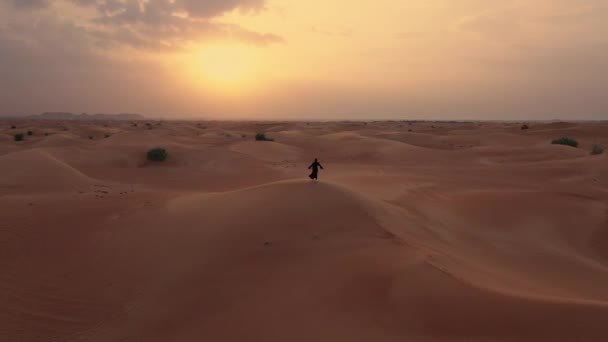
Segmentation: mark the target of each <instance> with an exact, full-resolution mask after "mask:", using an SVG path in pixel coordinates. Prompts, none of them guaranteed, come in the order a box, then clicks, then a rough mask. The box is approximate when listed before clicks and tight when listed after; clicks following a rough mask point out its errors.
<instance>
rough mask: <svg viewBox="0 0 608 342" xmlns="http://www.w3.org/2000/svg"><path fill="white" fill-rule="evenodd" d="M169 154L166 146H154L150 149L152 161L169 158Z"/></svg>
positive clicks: (149, 157)
mask: <svg viewBox="0 0 608 342" xmlns="http://www.w3.org/2000/svg"><path fill="white" fill-rule="evenodd" d="M168 155H169V154H168V153H167V151H166V150H165V149H164V148H160V147H157V148H153V149H151V150H150V151H148V160H151V161H163V160H165V159H167V156H168Z"/></svg>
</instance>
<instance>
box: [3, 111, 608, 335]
mask: <svg viewBox="0 0 608 342" xmlns="http://www.w3.org/2000/svg"><path fill="white" fill-rule="evenodd" d="M147 123H148V124H149V125H146V122H139V123H138V124H137V126H134V125H133V123H131V122H118V121H115V122H113V121H104V122H61V121H8V120H5V121H0V170H1V177H0V208H1V209H0V210H1V212H2V215H1V220H0V341H9V342H13V341H15V342H17V341H18V342H24V341H27V342H30V341H32V342H33V341H41V342H43V341H44V342H53V341H61V342H64V341H66V342H76V341H79V342H80V341H83V342H84V341H87V342H107V341H117V342H118V341H121V342H127V341H128V342H135V341H137V342H140V341H145V342H154V341H159V342H161V341H162V342H167V341H176V342H187V341H188V342H189V341H265V342H268V341H414V342H416V341H421V342H423V341H501V342H504V341H535V342H536V341H605V340H607V339H608V328H607V327H608V154H604V155H596V156H592V155H590V150H591V146H592V145H593V144H596V143H598V144H603V145H604V146H608V124H601V123H532V124H531V127H530V129H529V130H521V129H520V124H518V123H496V122H495V123H488V122H481V123H447V122H435V123H430V122H413V123H408V122H367V123H364V122H327V123H317V122H310V123H306V122H186V121H184V122H178V121H175V122H172V121H168V122H156V121H149V122H147ZM13 124H14V125H16V126H17V128H16V129H11V125H13ZM28 130H31V131H32V132H33V133H34V134H33V135H32V136H26V139H25V141H23V142H15V141H13V135H14V134H15V133H18V132H27V131H28ZM258 132H264V133H266V135H267V136H269V137H272V138H274V139H275V141H274V142H256V141H254V136H255V134H256V133H258ZM44 133H48V135H44ZM106 136H107V137H106ZM562 136H569V137H572V138H575V139H577V140H578V141H579V142H580V147H579V148H572V147H568V146H558V145H552V144H550V141H551V140H552V139H554V138H559V137H562ZM157 146H160V147H163V148H165V149H166V150H167V151H168V152H169V158H168V159H167V160H166V161H164V162H160V163H154V162H150V161H147V160H146V151H147V150H148V149H150V148H153V147H157ZM315 157H317V158H319V160H320V162H321V163H322V164H323V166H324V167H325V170H321V172H320V180H319V181H318V182H314V181H311V180H309V179H308V178H307V175H308V173H309V171H308V170H307V167H308V165H309V164H310V163H311V162H312V161H313V159H314V158H315Z"/></svg>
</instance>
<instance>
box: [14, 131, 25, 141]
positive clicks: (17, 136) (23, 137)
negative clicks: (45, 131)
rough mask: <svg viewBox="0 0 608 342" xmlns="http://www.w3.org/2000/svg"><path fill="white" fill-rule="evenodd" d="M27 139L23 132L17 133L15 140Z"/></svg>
mask: <svg viewBox="0 0 608 342" xmlns="http://www.w3.org/2000/svg"><path fill="white" fill-rule="evenodd" d="M24 139H25V135H24V134H23V133H17V134H15V141H23V140H24Z"/></svg>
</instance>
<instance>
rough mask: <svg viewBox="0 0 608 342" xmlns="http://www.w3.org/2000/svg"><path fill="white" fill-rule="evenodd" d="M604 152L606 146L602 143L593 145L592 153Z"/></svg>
mask: <svg viewBox="0 0 608 342" xmlns="http://www.w3.org/2000/svg"><path fill="white" fill-rule="evenodd" d="M602 153H604V146H602V145H597V144H595V145H593V147H592V148H591V154H592V155H594V156H595V155H598V154H602Z"/></svg>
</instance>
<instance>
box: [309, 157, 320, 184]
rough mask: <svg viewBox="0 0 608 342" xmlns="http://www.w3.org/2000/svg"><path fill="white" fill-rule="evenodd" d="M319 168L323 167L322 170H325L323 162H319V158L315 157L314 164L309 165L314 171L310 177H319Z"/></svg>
mask: <svg viewBox="0 0 608 342" xmlns="http://www.w3.org/2000/svg"><path fill="white" fill-rule="evenodd" d="M319 168H321V170H323V165H321V163H319V161H318V160H317V158H315V161H314V162H312V164H310V166H309V167H308V169H309V170H310V169H312V173H311V174H310V175H309V176H308V177H310V179H317V177H318V173H319Z"/></svg>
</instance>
